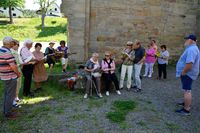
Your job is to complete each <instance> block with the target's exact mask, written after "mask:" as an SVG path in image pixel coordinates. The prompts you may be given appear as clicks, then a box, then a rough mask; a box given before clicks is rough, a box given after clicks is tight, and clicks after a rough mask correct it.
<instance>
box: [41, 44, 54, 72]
mask: <svg viewBox="0 0 200 133" xmlns="http://www.w3.org/2000/svg"><path fill="white" fill-rule="evenodd" d="M54 44H55V42H54V41H51V42H50V43H49V47H47V48H46V50H45V53H44V55H45V56H47V63H48V65H49V72H50V73H51V72H52V69H53V66H54V65H55V57H54V55H55V49H54V48H53V46H54Z"/></svg>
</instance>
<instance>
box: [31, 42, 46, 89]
mask: <svg viewBox="0 0 200 133" xmlns="http://www.w3.org/2000/svg"><path fill="white" fill-rule="evenodd" d="M41 48H42V44H41V43H36V44H35V51H33V55H34V57H35V59H36V63H35V64H34V68H33V78H34V82H35V91H38V90H41V89H42V88H41V82H42V81H46V80H47V78H48V76H47V73H46V70H45V67H44V59H45V58H44V54H43V53H42V52H41V51H40V50H41Z"/></svg>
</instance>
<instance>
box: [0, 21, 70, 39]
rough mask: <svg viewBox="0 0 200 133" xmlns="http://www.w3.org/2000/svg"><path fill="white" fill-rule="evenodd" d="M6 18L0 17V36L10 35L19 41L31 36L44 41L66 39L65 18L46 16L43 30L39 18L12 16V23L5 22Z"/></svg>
mask: <svg viewBox="0 0 200 133" xmlns="http://www.w3.org/2000/svg"><path fill="white" fill-rule="evenodd" d="M6 20H7V19H5V18H0V38H3V37H5V36H12V37H13V38H15V39H17V40H20V41H23V40H25V39H26V38H31V39H32V40H34V41H44V42H48V41H51V40H55V41H60V40H67V34H66V33H67V32H66V29H67V28H66V27H67V19H66V18H56V17H46V18H45V25H46V27H45V28H44V29H43V30H42V29H41V19H40V18H14V24H7V23H6Z"/></svg>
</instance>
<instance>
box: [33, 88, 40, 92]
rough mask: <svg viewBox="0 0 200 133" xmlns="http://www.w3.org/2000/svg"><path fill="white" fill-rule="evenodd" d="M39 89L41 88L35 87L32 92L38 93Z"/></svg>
mask: <svg viewBox="0 0 200 133" xmlns="http://www.w3.org/2000/svg"><path fill="white" fill-rule="evenodd" d="M41 90H42V88H41V87H40V88H37V89H35V90H34V91H33V92H34V93H38V92H39V91H41Z"/></svg>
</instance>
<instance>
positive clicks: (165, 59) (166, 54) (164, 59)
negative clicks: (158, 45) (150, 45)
mask: <svg viewBox="0 0 200 133" xmlns="http://www.w3.org/2000/svg"><path fill="white" fill-rule="evenodd" d="M168 58H169V52H168V51H167V50H165V51H163V52H160V57H159V58H158V64H168Z"/></svg>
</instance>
